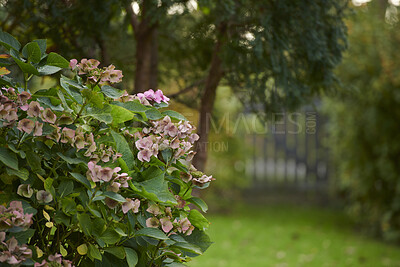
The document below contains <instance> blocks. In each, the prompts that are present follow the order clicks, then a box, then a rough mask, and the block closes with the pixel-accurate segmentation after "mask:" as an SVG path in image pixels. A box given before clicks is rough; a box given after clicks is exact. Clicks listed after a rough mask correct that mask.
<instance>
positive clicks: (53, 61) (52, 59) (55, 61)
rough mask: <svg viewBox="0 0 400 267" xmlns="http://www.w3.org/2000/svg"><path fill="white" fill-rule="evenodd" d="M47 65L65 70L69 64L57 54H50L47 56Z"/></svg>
mask: <svg viewBox="0 0 400 267" xmlns="http://www.w3.org/2000/svg"><path fill="white" fill-rule="evenodd" d="M47 65H50V66H55V67H59V68H63V69H65V68H68V67H69V62H68V60H66V59H65V58H64V57H62V56H60V55H59V54H57V53H54V52H51V53H50V54H49V55H48V56H47Z"/></svg>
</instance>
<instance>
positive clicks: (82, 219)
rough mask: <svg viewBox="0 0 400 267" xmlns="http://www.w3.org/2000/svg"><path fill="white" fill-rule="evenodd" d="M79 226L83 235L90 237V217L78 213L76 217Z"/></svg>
mask: <svg viewBox="0 0 400 267" xmlns="http://www.w3.org/2000/svg"><path fill="white" fill-rule="evenodd" d="M77 218H78V221H79V225H80V226H81V227H80V228H81V229H82V231H83V232H84V233H85V235H87V236H90V235H91V234H92V220H91V219H90V215H89V214H87V213H78V215H77Z"/></svg>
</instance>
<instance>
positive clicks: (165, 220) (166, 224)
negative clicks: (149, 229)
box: [160, 217, 174, 233]
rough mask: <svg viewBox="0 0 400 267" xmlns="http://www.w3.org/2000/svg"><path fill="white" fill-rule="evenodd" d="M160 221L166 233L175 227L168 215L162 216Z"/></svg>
mask: <svg viewBox="0 0 400 267" xmlns="http://www.w3.org/2000/svg"><path fill="white" fill-rule="evenodd" d="M160 223H161V228H162V230H163V231H164V232H165V233H168V232H169V231H171V230H172V228H174V226H173V225H172V222H171V221H170V219H169V218H167V217H163V218H161V219H160Z"/></svg>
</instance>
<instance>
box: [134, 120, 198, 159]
mask: <svg viewBox="0 0 400 267" xmlns="http://www.w3.org/2000/svg"><path fill="white" fill-rule="evenodd" d="M195 129H196V128H195V127H194V126H193V125H191V124H190V123H189V122H187V121H180V122H178V123H173V122H172V121H171V118H170V117H169V116H165V117H164V118H163V119H161V120H158V121H153V122H152V127H149V128H144V129H143V132H142V133H141V134H139V135H138V137H139V138H138V140H137V141H136V142H135V145H136V148H137V149H138V150H139V153H138V159H139V160H140V161H142V162H144V161H147V162H149V161H150V158H151V157H152V156H155V157H157V155H158V153H159V151H162V150H164V149H168V148H171V149H173V151H174V154H173V157H174V159H179V158H181V157H183V158H185V159H186V160H187V161H191V160H192V158H193V156H194V154H195V152H193V151H191V148H192V147H193V144H194V142H196V141H197V140H198V139H199V136H198V135H197V134H195V133H192V132H193V131H194V130H195Z"/></svg>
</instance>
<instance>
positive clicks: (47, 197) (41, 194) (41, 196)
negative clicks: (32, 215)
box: [36, 190, 53, 203]
mask: <svg viewBox="0 0 400 267" xmlns="http://www.w3.org/2000/svg"><path fill="white" fill-rule="evenodd" d="M36 199H37V201H38V202H39V203H50V202H51V201H53V196H52V195H51V194H50V193H49V192H47V191H45V190H39V191H38V192H37V193H36Z"/></svg>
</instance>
